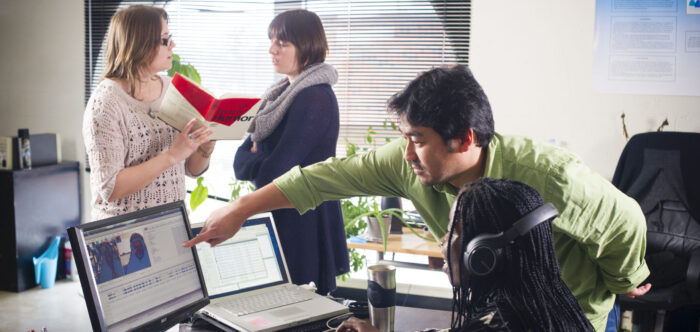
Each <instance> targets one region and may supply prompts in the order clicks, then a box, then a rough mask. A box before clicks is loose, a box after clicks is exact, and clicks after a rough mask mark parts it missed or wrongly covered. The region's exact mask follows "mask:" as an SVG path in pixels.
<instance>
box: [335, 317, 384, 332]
mask: <svg viewBox="0 0 700 332" xmlns="http://www.w3.org/2000/svg"><path fill="white" fill-rule="evenodd" d="M336 331H337V332H345V331H357V332H375V331H376V332H379V330H377V328H375V327H374V326H372V325H370V324H369V323H368V322H366V321H364V320H361V319H359V318H356V317H350V318H348V319H347V320H346V321H344V322H343V324H340V326H338V329H337V330H336Z"/></svg>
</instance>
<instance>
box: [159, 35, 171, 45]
mask: <svg viewBox="0 0 700 332" xmlns="http://www.w3.org/2000/svg"><path fill="white" fill-rule="evenodd" d="M161 42H162V43H163V46H166V47H170V45H171V44H172V42H173V35H172V34H169V35H168V38H163V39H161Z"/></svg>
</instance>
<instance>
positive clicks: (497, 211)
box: [338, 178, 593, 332]
mask: <svg viewBox="0 0 700 332" xmlns="http://www.w3.org/2000/svg"><path fill="white" fill-rule="evenodd" d="M543 205H544V202H543V201H542V197H541V196H540V194H539V193H538V192H537V190H535V189H534V188H532V187H531V186H529V185H527V184H524V183H521V182H517V181H512V180H507V179H494V178H481V179H479V180H476V181H474V182H472V183H468V184H466V185H465V186H464V187H462V189H461V190H460V192H459V194H458V195H457V198H456V199H455V202H454V204H453V206H452V212H451V216H450V223H449V225H448V231H447V233H446V234H445V236H443V237H442V238H441V239H440V245H441V247H442V256H443V258H444V259H445V265H444V266H443V271H445V273H447V275H448V276H449V279H450V282H451V283H452V286H453V298H452V322H451V328H450V331H572V332H574V331H575V332H583V331H593V326H592V325H591V323H590V322H589V321H588V319H587V318H586V316H585V315H584V314H583V310H582V309H581V306H580V305H579V304H578V302H577V301H576V298H575V297H574V296H573V294H571V291H570V290H569V289H568V288H567V287H566V284H564V281H563V280H562V279H561V273H560V270H559V263H557V260H556V255H555V253H554V240H553V239H554V238H553V236H552V225H551V220H552V219H554V217H545V218H546V219H545V218H543V219H542V220H541V221H542V222H539V223H538V224H537V225H536V226H535V227H534V228H532V229H530V230H529V231H528V232H527V233H525V234H524V235H521V236H519V237H516V238H515V240H514V241H513V242H511V243H508V244H506V245H505V246H504V247H503V248H501V249H500V254H499V255H500V256H501V257H500V261H498V262H497V264H496V265H495V270H494V271H492V272H491V273H489V274H488V275H486V276H479V275H476V274H471V273H469V272H468V268H467V266H466V265H465V262H464V261H465V260H464V258H465V252H466V251H467V250H468V249H467V245H468V244H469V243H470V241H473V240H474V239H475V238H476V237H477V236H479V235H483V234H500V233H503V232H506V231H507V230H509V229H511V227H513V224H514V223H515V222H516V221H518V220H522V219H521V218H523V217H524V216H526V215H528V214H529V213H531V212H533V211H535V210H536V209H537V208H539V207H541V206H543ZM350 330H355V331H358V332H373V331H377V329H376V328H374V327H373V326H371V325H370V324H368V323H367V322H366V321H363V320H359V319H357V318H351V319H348V320H346V321H345V322H343V324H342V325H341V326H340V327H339V328H338V332H344V331H350Z"/></svg>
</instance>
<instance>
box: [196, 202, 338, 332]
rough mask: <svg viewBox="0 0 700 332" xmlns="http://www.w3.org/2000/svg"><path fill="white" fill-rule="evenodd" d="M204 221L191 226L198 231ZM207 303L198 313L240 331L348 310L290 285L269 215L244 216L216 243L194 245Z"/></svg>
mask: <svg viewBox="0 0 700 332" xmlns="http://www.w3.org/2000/svg"><path fill="white" fill-rule="evenodd" d="M202 226H203V224H193V225H192V232H193V233H194V234H199V232H200V231H201V227H202ZM196 248H197V255H198V256H199V261H200V264H201V266H202V274H203V275H204V283H205V284H206V286H207V291H208V293H209V298H210V299H211V303H210V304H209V305H208V306H206V307H205V308H204V309H202V310H201V311H200V314H201V315H203V316H204V317H207V318H209V319H208V320H210V321H211V320H213V321H215V322H218V323H221V324H223V325H226V326H228V327H230V328H233V329H236V330H240V331H251V332H252V331H255V332H265V331H278V330H289V329H292V328H293V327H299V326H301V325H303V326H307V324H309V323H311V322H318V321H320V320H328V319H330V318H333V317H335V316H338V315H341V314H344V313H347V312H348V308H347V307H345V306H344V305H342V304H340V303H337V302H335V301H333V300H330V299H328V298H326V297H324V296H321V295H318V294H316V293H315V292H312V291H310V290H306V289H304V288H301V287H299V286H297V285H294V284H292V283H291V281H290V280H291V279H290V277H289V271H288V270H287V263H286V262H285V259H284V254H283V252H282V246H281V245H280V242H279V237H278V236H277V230H276V228H275V223H274V222H273V219H272V214H271V213H264V214H258V215H255V216H253V217H251V218H250V219H248V220H247V221H246V222H245V223H244V224H243V227H241V230H240V231H238V233H236V235H235V236H234V237H232V238H230V239H228V240H226V241H225V242H222V243H220V244H219V245H217V246H215V247H211V246H210V245H209V244H207V243H200V244H198V245H197V247H196Z"/></svg>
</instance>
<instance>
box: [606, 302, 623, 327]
mask: <svg viewBox="0 0 700 332" xmlns="http://www.w3.org/2000/svg"><path fill="white" fill-rule="evenodd" d="M619 326H620V305H619V304H617V303H615V305H614V306H613V308H612V310H610V313H609V314H608V324H607V325H605V332H617V328H618V327H619Z"/></svg>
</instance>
